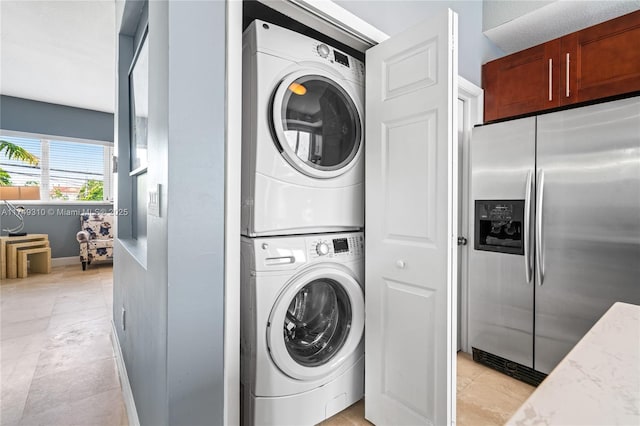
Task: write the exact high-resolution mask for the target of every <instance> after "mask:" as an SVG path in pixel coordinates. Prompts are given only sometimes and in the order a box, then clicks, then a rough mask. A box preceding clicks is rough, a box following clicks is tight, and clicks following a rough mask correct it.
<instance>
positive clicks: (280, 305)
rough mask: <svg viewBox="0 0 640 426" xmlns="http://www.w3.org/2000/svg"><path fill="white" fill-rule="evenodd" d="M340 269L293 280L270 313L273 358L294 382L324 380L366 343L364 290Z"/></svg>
mask: <svg viewBox="0 0 640 426" xmlns="http://www.w3.org/2000/svg"><path fill="white" fill-rule="evenodd" d="M339 266H340V265H324V266H319V267H315V268H312V269H310V270H307V271H305V272H303V273H301V274H300V275H297V276H295V277H294V278H293V279H292V280H291V281H289V284H288V285H287V286H286V287H285V289H284V290H283V292H282V293H281V294H280V296H279V297H278V299H277V301H276V303H275V304H274V306H273V308H272V310H271V315H270V317H269V324H268V326H267V345H268V346H269V351H270V354H271V359H272V360H273V362H274V363H275V364H276V365H277V366H278V368H279V369H280V370H281V371H282V372H283V373H285V374H286V375H288V376H290V377H292V378H294V379H298V380H314V379H318V378H321V377H326V376H327V375H329V374H331V373H332V372H334V371H335V370H336V369H338V368H339V367H340V366H341V365H342V364H343V363H344V362H345V361H346V360H347V359H348V358H349V356H351V355H352V354H353V352H354V351H355V350H356V348H357V347H358V344H359V343H360V340H361V339H362V332H363V329H364V297H363V292H362V288H361V287H360V285H359V284H358V282H357V281H356V280H355V278H354V277H353V276H352V275H351V274H350V273H348V272H347V271H346V270H343V269H342V267H339Z"/></svg>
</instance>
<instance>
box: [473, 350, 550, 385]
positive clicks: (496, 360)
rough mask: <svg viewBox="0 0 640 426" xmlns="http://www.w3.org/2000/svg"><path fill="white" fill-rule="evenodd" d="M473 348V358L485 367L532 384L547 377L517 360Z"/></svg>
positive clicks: (538, 382) (536, 383) (537, 383)
mask: <svg viewBox="0 0 640 426" xmlns="http://www.w3.org/2000/svg"><path fill="white" fill-rule="evenodd" d="M472 349H473V360H474V361H475V362H479V363H480V364H484V365H486V366H487V367H491V368H493V369H494V370H497V371H499V372H501V373H504V374H506V375H507V376H511V377H513V378H514V379H518V380H521V381H523V382H525V383H528V384H530V385H532V386H538V385H539V384H540V383H541V382H542V381H543V380H544V379H545V377H547V375H546V374H544V373H541V372H539V371H536V370H534V369H533V368H529V367H526V366H524V365H522V364H518V363H517V362H513V361H509V360H508V359H505V358H502V357H499V356H497V355H493V354H490V353H489V352H485V351H483V350H480V349H476V348H472Z"/></svg>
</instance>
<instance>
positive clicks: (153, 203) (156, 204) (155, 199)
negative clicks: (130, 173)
mask: <svg viewBox="0 0 640 426" xmlns="http://www.w3.org/2000/svg"><path fill="white" fill-rule="evenodd" d="M147 214H148V215H150V216H155V217H160V184H157V185H155V187H152V188H151V189H149V202H148V204H147Z"/></svg>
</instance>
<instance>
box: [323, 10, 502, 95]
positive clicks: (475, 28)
mask: <svg viewBox="0 0 640 426" xmlns="http://www.w3.org/2000/svg"><path fill="white" fill-rule="evenodd" d="M335 2H336V3H337V4H339V5H340V6H342V7H344V8H345V9H347V10H349V11H350V12H351V13H353V14H354V15H356V16H358V17H360V18H362V19H364V20H365V21H367V22H369V23H370V24H371V25H373V26H375V27H377V28H378V29H380V30H381V31H384V32H385V33H387V34H389V35H390V36H392V35H394V34H398V33H400V32H402V31H403V30H405V29H407V28H410V27H411V26H413V25H417V24H419V23H420V22H422V21H424V20H426V19H428V18H429V17H430V16H433V15H437V14H438V13H440V12H441V11H443V10H444V9H446V8H451V9H452V10H454V11H455V12H457V13H458V36H459V39H460V43H459V45H458V73H459V74H460V75H461V76H462V77H464V78H466V79H467V80H469V81H471V82H472V83H475V84H476V85H478V86H480V84H481V74H480V71H481V68H480V67H481V65H482V64H484V63H485V62H488V61H490V60H492V59H496V58H499V57H501V56H503V55H504V53H503V52H502V51H501V50H500V49H498V48H497V47H496V46H495V45H494V44H493V43H492V42H491V41H490V40H489V39H488V38H487V37H485V36H484V34H482V13H483V12H482V3H483V2H482V1H453V0H452V1H425V0H421V1H420V0H414V1H389V0H381V1H364V0H357V1H356V0H336V1H335Z"/></svg>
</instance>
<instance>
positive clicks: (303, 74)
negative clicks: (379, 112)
mask: <svg viewBox="0 0 640 426" xmlns="http://www.w3.org/2000/svg"><path fill="white" fill-rule="evenodd" d="M360 110H361V106H360V105H359V103H356V102H354V96H353V93H350V91H349V90H348V89H347V88H345V87H344V86H342V85H340V84H339V83H337V82H336V81H335V80H334V79H332V77H331V76H330V75H329V74H328V73H325V72H323V71H321V70H307V71H298V72H295V73H292V74H289V75H288V76H287V77H286V78H285V79H284V80H282V82H281V83H280V85H279V86H278V89H277V90H276V92H275V94H274V96H273V100H272V105H271V111H272V116H273V122H272V125H273V126H272V128H273V133H274V138H275V140H276V144H277V145H278V148H279V150H280V151H281V152H282V154H283V156H284V157H285V159H286V160H287V161H288V162H289V163H290V164H291V165H292V166H293V167H295V168H296V169H297V170H298V171H300V172H302V173H304V174H305V175H307V176H310V177H313V178H332V177H336V176H339V175H341V174H343V173H345V172H346V171H347V170H349V169H350V168H351V167H353V165H354V163H355V159H356V157H358V156H359V154H360V146H361V145H362V120H361V119H360V117H361V113H360Z"/></svg>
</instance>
